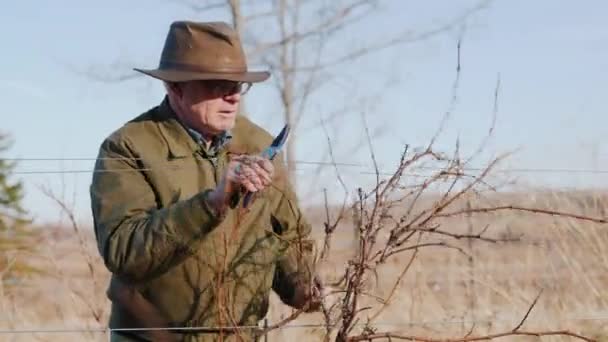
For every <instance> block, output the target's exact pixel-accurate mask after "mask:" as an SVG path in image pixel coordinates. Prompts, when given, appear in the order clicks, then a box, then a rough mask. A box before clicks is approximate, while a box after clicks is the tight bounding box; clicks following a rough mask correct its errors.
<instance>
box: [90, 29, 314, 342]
mask: <svg viewBox="0 0 608 342" xmlns="http://www.w3.org/2000/svg"><path fill="white" fill-rule="evenodd" d="M135 70H137V71H139V72H142V73H144V74H146V75H149V76H151V77H154V78H157V79H159V80H162V81H163V83H164V85H165V88H166V91H167V95H166V97H165V98H164V99H163V101H162V102H161V103H160V104H159V105H158V106H156V107H154V108H151V109H150V110H148V111H146V112H145V113H143V114H141V115H139V116H137V117H136V118H134V119H132V120H131V121H129V122H127V123H126V124H125V125H123V126H122V127H120V128H119V129H117V130H116V131H115V132H113V133H112V134H111V135H110V136H108V137H107V138H106V139H105V140H104V141H103V142H102V144H101V146H100V150H99V156H98V159H97V163H96V166H95V173H94V176H93V180H92V185H91V189H90V194H91V200H92V213H93V218H94V223H95V233H96V237H97V243H98V248H99V252H100V254H101V256H102V257H103V260H104V262H105V265H106V266H107V268H108V269H109V270H110V271H111V272H112V278H111V282H110V285H109V288H108V291H107V293H108V297H109V298H110V300H111V301H112V311H111V316H110V327H111V328H112V329H113V332H112V341H215V340H218V339H220V336H221V338H222V339H223V340H224V341H231V340H239V341H240V340H243V341H252V340H256V339H257V338H258V337H259V336H257V335H256V333H255V329H251V326H255V325H257V324H258V322H259V320H260V319H262V318H263V317H264V315H265V314H266V312H267V310H268V296H269V293H270V290H271V289H273V290H274V291H275V292H276V293H277V294H278V295H279V297H280V298H281V300H282V301H283V302H284V303H286V304H287V305H289V306H292V307H294V308H298V309H303V310H305V311H314V310H317V309H318V307H319V303H320V298H319V297H320V295H319V293H320V292H319V291H320V289H319V285H318V282H317V280H316V277H315V276H314V274H313V271H312V257H311V254H312V252H311V250H312V242H311V241H310V240H309V233H310V226H309V224H308V223H307V222H306V220H305V219H304V217H303V216H302V213H301V212H300V209H299V208H298V205H297V202H296V196H295V195H294V193H293V191H292V189H291V188H290V186H289V183H288V181H287V179H286V177H285V176H286V173H285V169H284V166H283V165H282V156H281V154H280V155H279V156H278V157H277V158H276V159H274V160H273V161H270V160H267V159H264V158H262V157H259V155H260V153H261V151H263V149H264V148H266V147H267V146H268V145H269V144H270V143H271V141H272V136H271V135H270V134H269V133H267V132H266V131H264V130H263V129H262V128H260V127H258V126H257V125H255V124H254V123H252V122H251V121H250V120H248V119H246V118H244V117H241V116H240V115H237V112H238V107H239V101H240V99H241V96H243V95H244V94H245V92H246V91H247V90H248V89H249V87H250V86H251V84H252V83H256V82H261V81H264V80H266V79H267V78H268V77H269V73H268V72H251V71H248V70H247V63H246V59H245V55H244V53H243V49H242V46H241V43H240V41H239V38H238V36H237V35H236V33H235V32H234V31H233V29H232V28H231V27H230V26H228V25H227V24H225V23H222V22H204V23H196V22H189V21H178V22H174V23H173V24H172V25H171V26H170V29H169V32H168V35H167V37H166V41H165V45H164V48H163V51H162V55H161V58H160V64H159V66H158V68H157V69H154V70H142V69H135ZM245 191H249V192H251V193H254V194H255V197H254V200H253V202H251V203H250V204H249V205H248V207H247V208H244V206H243V203H242V202H243V194H244V192H245ZM220 327H222V329H219V328H220ZM234 327H240V328H236V329H235V328H234ZM158 328H168V329H158Z"/></svg>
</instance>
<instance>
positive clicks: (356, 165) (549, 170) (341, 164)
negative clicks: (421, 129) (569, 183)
mask: <svg viewBox="0 0 608 342" xmlns="http://www.w3.org/2000/svg"><path fill="white" fill-rule="evenodd" d="M184 159H187V158H182V159H180V160H184ZM97 160H123V161H140V160H143V158H0V162H43V161H56V162H65V161H73V162H74V161H97ZM293 163H294V164H295V165H300V166H302V165H311V166H318V167H346V168H351V169H352V168H359V169H364V170H362V171H358V173H361V174H374V175H375V174H376V170H375V168H374V166H373V165H372V164H366V163H354V162H327V161H314V160H296V161H294V162H293ZM164 168H168V169H180V168H183V167H177V166H172V165H166V166H163V167H144V168H128V169H109V170H95V169H72V170H66V169H62V170H26V171H21V170H15V171H14V172H13V173H14V174H23V175H27V174H62V173H94V172H134V171H153V170H156V169H164ZM413 169H414V170H417V171H418V170H420V171H430V172H432V171H441V170H444V169H445V168H442V167H437V166H416V167H413ZM296 170H308V169H304V168H300V169H298V168H296ZM484 170H485V168H481V167H463V168H462V171H465V172H482V171H484ZM494 172H499V173H555V174H608V170H603V169H576V168H496V169H495V170H494ZM378 173H379V174H380V175H392V174H393V173H391V172H389V171H388V168H387V167H381V168H379V170H378ZM412 175H417V174H412ZM417 176H425V175H417Z"/></svg>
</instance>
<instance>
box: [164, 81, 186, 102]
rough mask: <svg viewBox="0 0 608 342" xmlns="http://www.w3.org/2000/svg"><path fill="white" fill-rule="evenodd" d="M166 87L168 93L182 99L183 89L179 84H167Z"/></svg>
mask: <svg viewBox="0 0 608 342" xmlns="http://www.w3.org/2000/svg"><path fill="white" fill-rule="evenodd" d="M165 87H166V88H167V92H170V93H171V94H173V96H175V97H177V98H178V99H181V97H182V87H181V86H180V84H179V83H177V82H165Z"/></svg>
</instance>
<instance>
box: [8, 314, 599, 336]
mask: <svg viewBox="0 0 608 342" xmlns="http://www.w3.org/2000/svg"><path fill="white" fill-rule="evenodd" d="M545 319H547V318H546V317H545ZM520 320H521V318H518V319H486V320H446V321H441V320H434V321H415V322H402V323H397V322H377V323H372V324H371V326H378V327H380V326H385V327H411V326H425V325H447V324H479V323H482V324H490V323H511V324H516V323H518V322H519V321H520ZM535 321H536V322H538V320H526V322H535ZM550 321H552V322H555V321H560V322H564V321H566V322H574V321H608V316H601V315H598V316H580V317H576V316H572V317H564V318H557V317H552V318H551V320H550ZM269 325H271V324H270V323H269ZM366 325H367V323H357V324H354V326H359V327H361V326H366ZM332 326H336V325H335V324H334V325H332ZM324 327H326V325H325V324H322V323H302V324H295V323H294V324H286V325H284V326H281V327H280V328H279V329H306V328H324ZM222 329H223V330H229V329H230V330H234V329H244V330H245V329H250V330H253V329H260V330H261V329H263V327H262V326H259V325H241V326H224V327H218V326H215V327H212V326H201V327H171V328H116V329H111V328H104V327H92V328H86V327H76V328H46V329H11V330H0V334H35V333H86V332H89V333H103V332H108V331H158V330H166V331H172V330H192V331H194V330H222Z"/></svg>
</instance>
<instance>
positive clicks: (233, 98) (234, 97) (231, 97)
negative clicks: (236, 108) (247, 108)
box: [224, 92, 241, 103]
mask: <svg viewBox="0 0 608 342" xmlns="http://www.w3.org/2000/svg"><path fill="white" fill-rule="evenodd" d="M240 100H241V94H240V93H238V92H237V93H233V94H228V95H224V101H226V102H230V103H238V102H239V101H240Z"/></svg>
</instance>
